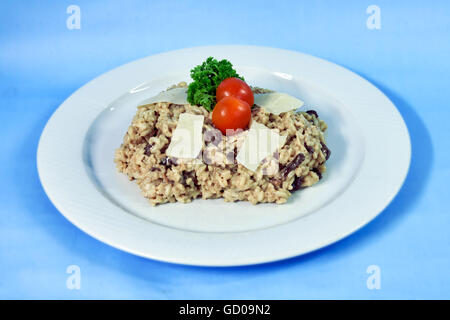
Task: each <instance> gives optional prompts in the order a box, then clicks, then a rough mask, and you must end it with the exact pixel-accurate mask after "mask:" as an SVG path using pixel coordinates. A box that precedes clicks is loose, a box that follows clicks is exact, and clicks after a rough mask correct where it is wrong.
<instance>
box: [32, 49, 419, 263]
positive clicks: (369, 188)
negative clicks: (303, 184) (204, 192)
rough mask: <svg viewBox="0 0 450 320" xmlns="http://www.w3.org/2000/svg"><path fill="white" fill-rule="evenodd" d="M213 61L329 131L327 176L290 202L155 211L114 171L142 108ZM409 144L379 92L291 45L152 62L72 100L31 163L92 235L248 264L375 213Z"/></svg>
mask: <svg viewBox="0 0 450 320" xmlns="http://www.w3.org/2000/svg"><path fill="white" fill-rule="evenodd" d="M208 56H214V57H216V58H220V59H221V58H226V59H229V60H230V61H231V62H232V63H233V64H234V66H235V67H236V68H237V71H238V73H240V74H242V75H243V76H244V77H245V79H246V81H247V82H248V83H250V84H251V85H254V86H260V87H264V88H270V89H274V90H279V91H283V92H287V93H290V94H292V95H294V96H297V97H299V98H301V99H302V100H304V101H305V107H303V109H305V110H307V109H308V108H313V109H315V110H317V111H318V113H319V115H320V116H321V118H323V119H324V120H325V121H326V122H327V124H328V127H329V129H328V131H327V145H328V147H329V148H330V149H331V152H332V154H331V158H330V159H329V161H328V162H327V167H328V172H327V174H326V175H325V176H324V178H323V179H322V180H321V181H320V182H319V183H318V184H317V185H315V186H313V187H311V188H307V189H304V190H301V191H298V192H297V193H295V194H294V195H293V196H292V197H291V199H290V200H289V201H288V203H287V204H284V205H274V204H260V205H256V206H253V205H251V204H249V203H246V202H239V203H225V202H223V200H195V201H194V202H192V203H190V204H179V203H177V204H164V205H160V206H157V207H152V206H150V205H149V203H148V202H147V201H146V200H145V199H144V198H143V197H142V196H141V194H140V192H139V190H138V187H137V186H136V185H135V183H134V182H130V181H128V179H127V178H126V176H125V175H123V174H119V173H118V172H117V170H116V169H115V166H114V163H113V157H114V149H115V148H117V147H119V145H120V143H121V142H122V138H123V135H124V133H125V132H126V129H127V127H128V126H129V124H130V122H131V119H132V117H133V116H134V114H135V112H136V106H137V103H138V102H139V101H141V100H143V99H145V98H147V97H149V96H152V95H155V94H156V93H158V92H160V91H161V90H164V89H166V88H167V87H168V86H170V85H172V84H175V83H178V82H179V81H189V70H190V69H191V68H192V67H194V66H195V65H197V64H199V63H201V62H202V61H203V60H205V59H206V58H207V57H208ZM410 156H411V151H410V141H409V135H408V131H407V128H406V126H405V124H404V122H403V119H402V118H401V116H400V114H399V112H398V111H397V109H396V108H395V106H394V105H393V104H392V102H391V101H389V99H388V98H386V96H385V95H384V94H383V93H381V92H380V91H379V90H378V89H377V88H375V87H374V86H373V85H371V84H370V83H369V82H367V81H366V80H364V79H362V78H361V77H359V76H357V75H356V74H354V73H352V72H350V71H348V70H346V69H344V68H342V67H340V66H337V65H335V64H333V63H330V62H327V61H324V60H321V59H318V58H315V57H312V56H309V55H305V54H302V53H298V52H292V51H287V50H280V49H273V48H264V47H252V46H212V47H198V48H191V49H183V50H177V51H172V52H167V53H163V54H158V55H154V56H150V57H147V58H144V59H141V60H137V61H134V62H131V63H129V64H126V65H124V66H121V67H119V68H117V69H114V70H112V71H110V72H108V73H106V74H104V75H102V76H100V77H98V78H96V79H94V80H92V81H91V82H89V83H88V84H86V85H85V86H84V87H82V88H81V89H79V90H77V91H76V92H75V93H74V94H72V95H71V96H70V97H69V98H68V99H67V100H66V101H65V102H64V103H63V104H62V105H61V106H60V107H59V108H58V110H57V111H56V112H55V113H54V114H53V116H52V117H51V119H50V120H49V122H48V123H47V125H46V127H45V129H44V132H43V133H42V136H41V140H40V143H39V149H38V155H37V164H38V170H39V176H40V179H41V182H42V185H43V187H44V189H45V191H46V193H47V195H48V196H49V198H50V199H51V201H52V202H53V203H54V205H55V206H56V207H57V208H58V209H59V210H60V211H61V213H62V214H63V215H64V216H65V217H66V218H67V219H69V220H70V221H71V222H72V223H73V224H75V225H76V226H77V227H79V228H80V229H82V230H83V231H85V232H87V233H88V234H90V235H91V236H93V237H95V238H97V239H99V240H101V241H103V242H105V243H107V244H109V245H111V246H113V247H116V248H119V249H122V250H125V251H128V252H131V253H134V254H137V255H140V256H143V257H148V258H152V259H158V260H163V261H169V262H175V263H183V264H192V265H208V266H231V265H246V264H255V263H262V262H268V261H274V260H279V259H284V258H288V257H292V256H296V255H300V254H303V253H307V252H310V251H312V250H316V249H318V248H321V247H323V246H326V245H328V244H331V243H333V242H335V241H337V240H339V239H342V238H343V237H345V236H347V235H349V234H351V233H352V232H354V231H355V230H357V229H359V228H360V227H362V226H363V225H365V224H366V223H368V222H369V221H371V220H372V219H373V218H374V217H375V216H376V215H377V214H379V213H380V212H381V211H382V210H383V209H384V208H385V207H386V206H387V205H388V204H389V202H390V201H391V200H392V199H393V197H394V196H395V194H396V193H397V192H398V190H399V189H400V187H401V185H402V183H403V181H404V179H405V177H406V174H407V171H408V167H409V162H410Z"/></svg>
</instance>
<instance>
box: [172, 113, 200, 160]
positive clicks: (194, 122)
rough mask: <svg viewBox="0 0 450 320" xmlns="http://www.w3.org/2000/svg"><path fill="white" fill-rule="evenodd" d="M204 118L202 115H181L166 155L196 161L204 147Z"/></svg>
mask: <svg viewBox="0 0 450 320" xmlns="http://www.w3.org/2000/svg"><path fill="white" fill-rule="evenodd" d="M204 118H205V117H204V116H202V115H194V114H190V113H182V114H180V117H179V118H178V123H177V127H176V128H175V130H174V132H173V134H172V139H171V141H170V144H169V147H168V148H167V150H166V155H168V156H169V157H175V158H180V159H195V158H196V157H197V156H198V155H199V153H200V151H201V150H202V146H203V134H202V128H203V121H204Z"/></svg>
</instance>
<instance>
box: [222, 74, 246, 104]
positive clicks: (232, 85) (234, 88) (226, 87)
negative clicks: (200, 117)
mask: <svg viewBox="0 0 450 320" xmlns="http://www.w3.org/2000/svg"><path fill="white" fill-rule="evenodd" d="M225 97H235V98H238V99H241V100H244V101H245V102H247V103H248V105H249V106H250V107H252V106H253V103H254V101H255V100H254V97H253V91H252V89H251V88H250V87H249V85H248V84H246V83H245V82H244V81H242V80H241V79H238V78H227V79H225V80H223V81H222V82H221V83H220V84H219V86H218V87H217V90H216V100H217V101H220V100H222V99H223V98H225Z"/></svg>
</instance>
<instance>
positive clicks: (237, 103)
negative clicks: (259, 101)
mask: <svg viewBox="0 0 450 320" xmlns="http://www.w3.org/2000/svg"><path fill="white" fill-rule="evenodd" d="M251 117H252V112H251V109H250V106H249V105H248V103H247V102H245V101H243V100H240V99H237V98H235V97H225V98H223V99H222V100H220V101H219V102H217V104H216V106H215V107H214V109H213V112H212V122H213V124H214V125H215V126H216V128H217V129H219V130H220V131H221V132H222V133H223V134H226V131H227V129H234V130H236V129H245V128H246V127H247V125H248V123H249V122H250V118H251Z"/></svg>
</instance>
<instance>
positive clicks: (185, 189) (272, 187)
mask: <svg viewBox="0 0 450 320" xmlns="http://www.w3.org/2000/svg"><path fill="white" fill-rule="evenodd" d="M186 86H187V84H186V83H180V84H179V85H177V87H186ZM170 89H171V88H169V90H170ZM252 90H253V93H255V94H256V93H264V92H269V91H268V90H263V89H260V88H252ZM183 113H189V114H193V115H202V116H204V122H203V128H202V137H203V141H202V148H201V152H200V153H199V155H198V157H197V158H195V159H179V158H176V157H171V156H168V155H167V154H166V150H167V149H168V147H169V144H170V142H171V138H172V135H173V133H174V130H175V129H176V127H177V123H178V119H179V117H180V115H181V114H183ZM251 122H252V123H253V122H257V123H259V124H262V125H264V126H266V127H267V128H269V129H276V130H278V131H277V132H279V134H280V135H282V136H285V137H286V140H285V142H284V144H283V145H282V147H281V148H279V149H278V150H277V151H276V152H274V153H273V154H271V155H269V156H267V157H266V158H264V159H263V160H262V161H261V163H260V164H259V166H258V168H257V169H256V170H255V171H253V170H250V169H248V168H247V167H246V166H244V165H242V164H241V163H239V162H238V161H237V159H236V157H237V154H238V152H239V149H240V148H241V146H242V144H243V141H244V140H245V137H246V134H247V132H248V130H240V131H237V132H236V133H235V134H233V135H224V134H222V133H221V131H219V130H218V129H217V128H215V126H214V124H213V122H212V115H211V112H209V111H208V110H206V109H205V108H203V107H202V106H197V105H191V104H189V103H186V104H175V103H169V102H156V103H151V104H146V105H142V106H139V107H138V109H137V113H136V115H135V116H134V118H133V120H132V123H131V125H130V126H129V128H128V131H127V132H126V133H125V137H124V139H123V143H122V145H121V146H120V147H119V148H118V149H117V150H116V153H115V159H114V161H115V163H116V165H117V169H118V170H119V172H122V173H124V174H126V175H127V176H128V177H129V179H130V180H134V181H136V183H137V185H138V186H139V188H140V189H141V191H142V194H143V196H144V197H146V198H148V199H149V201H150V203H151V204H152V205H157V204H162V203H167V202H177V201H178V202H184V203H186V202H190V201H192V200H193V199H196V198H202V199H216V198H223V199H224V200H225V201H229V202H234V201H249V202H250V203H252V204H257V203H264V202H271V203H278V204H282V203H285V202H286V201H287V200H288V198H289V197H290V196H291V194H292V193H293V192H295V191H297V190H299V189H301V188H305V187H309V186H312V185H313V184H315V183H317V182H318V181H319V180H320V179H321V178H322V174H323V173H324V172H325V170H326V166H325V162H326V160H328V158H329V156H330V150H329V149H328V147H327V146H326V144H325V138H324V132H325V130H326V129H327V125H326V124H325V122H324V121H323V120H321V119H319V116H318V114H317V112H316V111H314V110H309V111H305V112H295V111H288V112H283V113H280V114H278V115H277V114H273V113H270V112H268V111H266V110H265V109H263V108H261V107H258V106H257V105H255V106H254V107H253V108H252V109H251Z"/></svg>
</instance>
